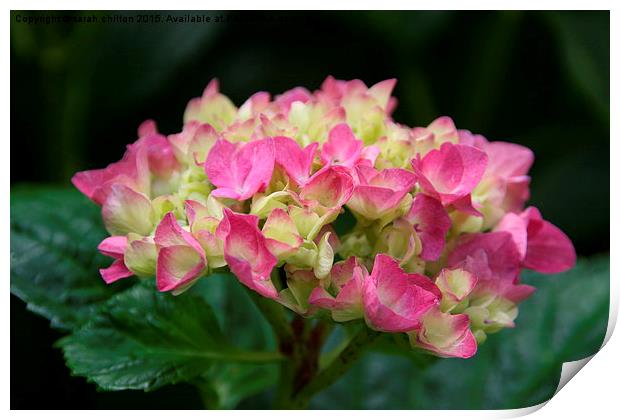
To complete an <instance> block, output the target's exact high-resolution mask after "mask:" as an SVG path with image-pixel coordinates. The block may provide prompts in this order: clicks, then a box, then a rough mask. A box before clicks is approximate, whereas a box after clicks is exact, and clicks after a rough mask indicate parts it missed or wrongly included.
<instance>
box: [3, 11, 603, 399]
mask: <svg viewBox="0 0 620 420" xmlns="http://www.w3.org/2000/svg"><path fill="white" fill-rule="evenodd" d="M187 13H188V12H172V13H171V12H161V13H159V12H144V13H143V12H135V13H134V12H131V13H129V12H128V13H126V12H97V13H95V15H97V16H98V17H99V18H101V17H102V16H109V15H112V14H116V15H118V16H125V17H128V16H133V17H134V21H135V20H136V19H137V16H138V15H153V14H160V15H161V16H162V19H163V20H165V18H166V16H167V15H169V14H171V15H173V16H177V17H183V16H185V15H186V14H187ZM92 14H93V13H90V12H89V13H73V14H68V13H64V12H62V13H61V12H56V13H53V12H36V13H35V12H12V13H11V64H10V65H11V127H12V130H11V164H12V167H11V184H12V185H15V184H22V183H48V184H49V183H53V184H63V185H69V179H70V177H71V176H72V175H73V173H75V172H76V171H78V170H84V169H92V168H99V167H104V166H106V165H107V164H108V163H110V162H113V161H116V160H118V159H120V157H121V156H122V154H123V152H124V149H125V145H126V144H127V143H130V142H132V141H134V140H135V139H136V130H137V127H138V125H139V124H140V123H141V122H142V121H143V120H145V119H147V118H153V119H155V120H156V121H157V123H158V126H159V129H160V131H162V132H163V133H166V134H169V133H175V132H179V131H180V130H181V127H182V115H183V110H184V108H185V105H186V104H187V101H188V100H189V99H190V98H192V97H196V96H200V94H201V93H202V90H203V88H204V87H205V85H206V84H207V82H208V81H209V80H210V79H211V78H213V77H217V78H219V80H220V87H221V90H222V92H223V93H224V94H226V95H228V96H229V97H230V98H231V99H232V100H233V102H235V104H237V105H240V104H241V103H242V102H243V101H244V100H245V99H246V98H247V97H248V96H250V95H251V94H252V93H254V92H255V91H257V90H267V91H269V92H271V93H274V94H275V93H280V92H282V91H285V90H287V89H290V88H292V87H294V86H298V85H301V86H305V87H307V88H309V89H310V90H314V89H316V88H318V87H319V86H320V84H321V82H322V81H323V79H324V78H325V77H326V76H327V75H330V74H331V75H333V76H334V77H336V78H338V79H353V78H359V79H362V80H363V81H364V82H366V83H367V84H368V85H371V84H374V83H376V82H378V81H381V80H384V79H387V78H391V77H396V78H397V79H398V84H397V86H396V90H395V92H394V95H395V96H396V97H397V98H398V99H399V105H398V108H397V110H396V112H395V114H394V117H395V120H396V121H398V122H402V123H404V124H407V125H409V126H426V125H427V124H428V123H429V122H431V121H432V120H433V119H434V118H436V117H438V116H441V115H449V116H451V117H452V118H453V119H454V121H455V122H456V125H457V127H459V128H466V129H469V130H471V131H472V132H475V133H481V134H484V135H485V136H486V137H487V138H489V139H490V140H506V141H511V142H516V143H520V144H523V145H526V146H528V147H530V148H531V149H532V150H533V151H534V153H535V155H536V162H535V164H534V167H533V168H532V171H531V175H532V179H533V183H532V197H531V202H532V203H534V204H535V205H536V206H537V207H539V208H540V209H541V211H542V213H543V214H544V215H545V218H546V219H548V220H551V221H553V223H554V224H556V225H558V226H559V227H560V228H562V230H564V231H565V232H566V233H567V234H568V235H569V236H570V237H571V238H572V239H573V241H574V243H575V246H576V248H577V252H578V254H579V255H580V256H591V255H594V254H599V253H605V252H607V251H608V250H609V141H610V137H609V123H610V121H609V118H610V115H609V13H608V12H512V11H511V12H443V11H442V12H430V11H429V12H298V13H289V12H263V13H246V12H236V13H227V12H193V13H192V14H199V15H209V16H211V18H212V22H211V23H203V24H191V23H183V24H178V23H177V24H173V23H169V24H167V23H159V24H156V23H134V24H123V23H116V24H101V23H100V24H85V23H84V24H80V23H51V24H45V23H39V24H27V23H20V22H18V20H20V19H19V18H18V15H19V16H20V17H21V20H23V18H24V17H28V16H30V17H37V16H38V17H44V16H45V17H47V16H54V15H56V16H66V15H72V16H80V15H81V16H91V15H92ZM218 16H223V18H224V22H213V20H214V19H215V18H216V17H218ZM59 337H60V334H59V333H57V332H55V331H53V330H51V329H50V328H49V324H48V322H47V321H46V320H44V319H42V318H39V317H37V316H35V315H33V314H31V313H29V312H26V310H25V305H24V304H23V303H22V302H21V301H20V300H19V299H17V298H15V297H14V296H11V366H12V369H11V407H12V408H26V407H28V408H61V407H62V408H133V407H135V408H145V407H149V408H192V407H200V401H199V399H198V397H197V395H195V393H194V391H193V388H190V387H184V386H179V387H175V388H173V389H164V390H161V391H157V392H155V393H151V394H144V393H142V392H121V393H97V392H96V390H95V387H94V386H93V385H90V384H87V383H86V381H85V380H83V379H82V378H73V377H70V376H69V371H68V369H67V368H66V367H65V365H64V362H63V360H62V356H61V354H60V352H59V351H58V350H57V349H54V350H50V349H51V346H52V343H53V342H54V341H55V340H56V339H57V338H59Z"/></svg>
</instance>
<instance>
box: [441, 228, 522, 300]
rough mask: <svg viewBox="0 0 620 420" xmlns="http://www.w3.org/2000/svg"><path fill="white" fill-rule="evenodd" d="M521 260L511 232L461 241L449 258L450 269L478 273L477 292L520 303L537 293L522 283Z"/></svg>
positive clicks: (464, 238) (476, 234) (476, 235)
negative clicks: (457, 268)
mask: <svg viewBox="0 0 620 420" xmlns="http://www.w3.org/2000/svg"><path fill="white" fill-rule="evenodd" d="M520 260H521V257H520V255H519V250H518V249H517V245H516V244H515V243H514V241H513V239H512V235H511V234H510V233H508V232H489V233H475V234H468V235H463V236H461V238H459V241H458V242H457V245H456V247H455V249H454V250H453V251H452V252H451V253H450V255H449V256H448V266H450V267H457V266H460V267H463V268H464V269H465V270H467V271H469V272H470V273H472V274H474V275H475V276H476V277H477V279H478V285H477V286H476V291H478V292H480V293H492V294H495V295H498V296H503V297H505V298H507V299H509V300H512V301H513V302H519V301H521V300H523V299H525V298H527V297H528V296H529V295H530V294H531V293H532V292H533V291H534V288H533V287H531V286H528V285H524V284H518V274H519V267H520Z"/></svg>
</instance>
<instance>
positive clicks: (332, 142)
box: [321, 123, 363, 168]
mask: <svg viewBox="0 0 620 420" xmlns="http://www.w3.org/2000/svg"><path fill="white" fill-rule="evenodd" d="M362 145H363V143H362V141H361V140H357V139H356V138H355V135H354V134H353V130H351V127H349V126H348V125H347V124H346V123H340V124H338V125H336V126H335V127H334V128H332V129H331V131H330V132H329V135H328V139H327V141H326V142H325V144H323V147H322V149H321V160H322V161H323V163H324V164H326V165H342V166H346V167H349V168H352V167H353V165H355V163H356V162H357V160H358V159H359V158H360V154H361V152H362Z"/></svg>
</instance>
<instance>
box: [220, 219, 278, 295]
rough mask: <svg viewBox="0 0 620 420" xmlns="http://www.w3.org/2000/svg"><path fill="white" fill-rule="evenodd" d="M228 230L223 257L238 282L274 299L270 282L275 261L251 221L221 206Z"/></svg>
mask: <svg viewBox="0 0 620 420" xmlns="http://www.w3.org/2000/svg"><path fill="white" fill-rule="evenodd" d="M224 219H225V220H226V222H225V223H226V225H227V226H228V227H227V230H228V233H227V235H226V239H225V242H224V258H225V260H226V262H227V263H228V266H229V267H230V271H232V272H233V273H234V274H235V275H236V276H237V278H239V281H241V283H243V284H245V285H246V286H247V287H249V288H250V289H252V290H254V291H256V292H258V293H259V294H261V295H263V296H265V297H269V298H273V299H275V298H277V297H278V291H277V290H276V288H275V286H274V285H273V283H272V282H271V278H270V275H271V270H272V269H273V267H275V265H276V263H277V262H278V260H277V258H276V257H274V256H273V255H272V254H271V253H270V252H269V249H268V248H267V246H266V244H265V237H264V236H263V234H262V232H261V231H260V230H258V227H257V226H256V224H255V223H254V222H253V219H248V218H247V217H243V216H241V215H238V214H236V213H233V212H232V211H230V210H229V209H224Z"/></svg>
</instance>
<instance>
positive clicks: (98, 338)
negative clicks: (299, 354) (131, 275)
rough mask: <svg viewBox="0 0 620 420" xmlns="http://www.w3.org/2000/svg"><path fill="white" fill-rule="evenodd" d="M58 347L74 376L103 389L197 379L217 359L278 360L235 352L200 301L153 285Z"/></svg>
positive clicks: (114, 302)
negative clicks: (160, 289) (159, 289)
mask: <svg viewBox="0 0 620 420" xmlns="http://www.w3.org/2000/svg"><path fill="white" fill-rule="evenodd" d="M149 283H150V282H149ZM58 345H59V346H60V347H62V349H63V352H64V355H65V359H66V361H67V365H68V366H69V367H70V368H71V370H72V372H73V374H75V375H80V376H86V377H87V378H88V379H89V380H91V381H93V382H95V383H96V384H97V385H98V386H99V387H101V388H102V389H104V390H121V389H144V390H152V389H156V388H159V387H161V386H162V385H166V384H175V383H178V382H187V381H190V380H192V379H194V378H198V377H201V376H202V375H205V374H206V373H207V370H208V369H209V367H210V366H211V365H212V364H213V362H215V361H220V362H221V361H237V362H249V363H252V362H256V363H263V362H271V361H277V360H278V357H279V356H278V354H277V353H262V352H245V351H241V350H238V349H236V348H235V347H233V346H231V345H230V344H228V342H227V340H226V339H225V337H224V335H223V334H222V331H221V330H220V328H219V325H218V322H217V319H216V317H215V314H214V313H213V311H212V309H211V307H210V306H209V305H208V304H207V303H206V302H205V301H204V300H203V299H202V298H200V297H198V296H195V295H190V294H182V295H180V296H172V295H170V294H164V293H160V292H158V291H157V290H156V289H155V287H154V285H153V284H142V285H139V286H136V287H133V288H132V289H130V290H128V291H126V292H124V293H121V294H118V295H117V296H115V297H114V298H112V299H110V301H109V302H108V303H107V304H106V305H105V307H103V308H102V310H101V311H100V312H98V313H97V314H96V315H95V316H94V318H93V319H92V320H91V321H90V322H89V323H88V324H86V325H85V326H84V327H82V328H81V329H79V330H77V331H76V332H74V333H73V334H72V335H70V336H68V337H65V338H63V339H61V340H60V341H59V342H58ZM242 395H243V394H242ZM225 396H226V398H227V401H228V400H230V399H232V398H233V397H231V396H230V394H225Z"/></svg>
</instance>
